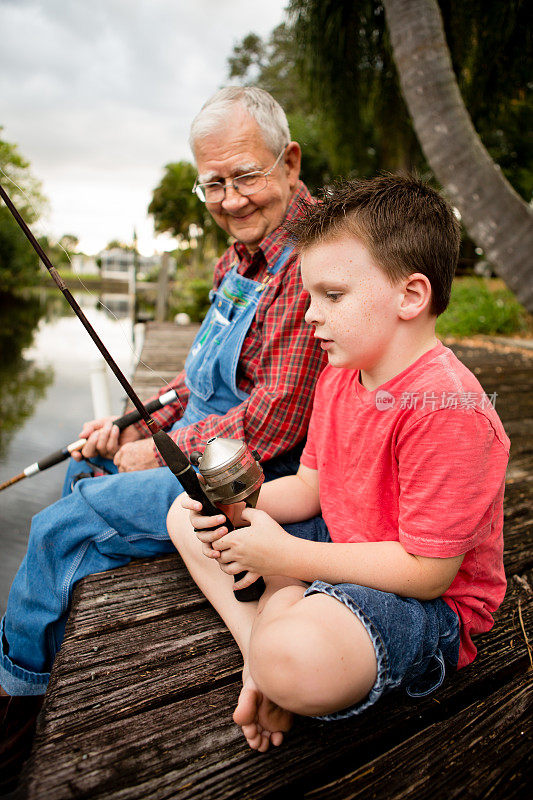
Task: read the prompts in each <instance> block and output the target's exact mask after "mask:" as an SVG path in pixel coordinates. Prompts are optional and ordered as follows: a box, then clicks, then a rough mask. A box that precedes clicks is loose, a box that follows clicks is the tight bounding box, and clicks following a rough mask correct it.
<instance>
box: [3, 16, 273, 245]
mask: <svg viewBox="0 0 533 800" xmlns="http://www.w3.org/2000/svg"><path fill="white" fill-rule="evenodd" d="M286 5H287V0H0V36H1V41H2V46H1V47H0V125H3V126H4V130H3V132H2V134H1V136H2V138H4V139H6V140H7V141H9V142H13V143H16V144H17V145H18V146H19V149H20V152H21V154H22V155H23V156H24V157H25V158H27V159H28V160H29V161H30V162H31V167H32V172H33V174H34V175H35V177H37V178H39V179H40V180H41V182H42V184H43V189H44V193H45V194H46V196H47V197H48V198H49V201H50V211H49V213H48V215H47V216H46V218H43V219H42V221H41V223H40V225H39V228H38V232H39V234H47V235H48V236H50V237H51V238H55V237H59V236H61V235H62V234H64V233H73V234H75V235H77V236H78V237H79V238H80V248H81V249H82V250H84V251H85V252H88V253H95V252H97V251H98V250H99V249H101V248H103V247H104V246H105V245H106V244H107V242H108V241H110V240H111V239H114V238H117V239H121V240H124V241H131V239H132V234H133V229H134V227H136V229H137V234H138V236H139V246H140V249H141V251H143V252H145V253H150V252H153V249H154V243H153V239H152V232H153V228H152V223H151V220H150V219H149V218H148V217H147V216H146V208H147V206H148V203H149V202H150V198H151V193H152V190H153V188H154V187H155V186H156V185H157V184H158V183H159V180H160V179H161V176H162V174H163V167H164V165H165V164H166V163H168V162H169V161H179V160H181V159H187V160H191V153H190V150H189V146H188V143H187V139H188V129H189V126H190V123H191V121H192V119H193V117H194V116H195V114H196V112H197V111H198V110H199V109H200V106H201V105H202V104H203V102H204V101H205V100H206V99H207V98H208V97H209V96H210V95H211V94H212V93H213V92H214V91H215V90H216V89H217V88H219V87H220V86H222V85H224V84H226V83H227V79H226V75H227V66H226V59H227V57H228V56H229V55H230V54H231V51H232V48H233V45H234V44H235V43H236V42H237V41H239V40H240V39H242V37H243V36H244V35H246V34H247V33H249V32H250V31H254V32H255V33H258V34H259V35H261V36H265V35H267V34H268V33H269V32H270V31H271V30H272V29H273V28H274V27H275V26H276V25H277V24H279V23H280V22H281V21H282V19H283V9H284V7H285V6H286ZM155 246H156V247H158V248H159V249H162V248H163V247H165V243H164V237H159V239H158V243H157V244H156V245H155ZM166 246H167V247H168V243H167V245H166Z"/></svg>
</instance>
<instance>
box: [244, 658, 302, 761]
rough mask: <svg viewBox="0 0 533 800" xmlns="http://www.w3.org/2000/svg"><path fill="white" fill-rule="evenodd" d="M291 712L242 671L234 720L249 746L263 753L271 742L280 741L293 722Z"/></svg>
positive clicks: (277, 745) (279, 742) (277, 744)
mask: <svg viewBox="0 0 533 800" xmlns="http://www.w3.org/2000/svg"><path fill="white" fill-rule="evenodd" d="M292 720H293V714H292V713H291V712H290V711H286V710H285V709H284V708H281V706H278V705H276V703H273V702H272V700H269V699H268V697H266V696H265V695H264V694H263V693H262V692H260V691H259V689H258V687H257V684H256V683H255V682H254V680H253V678H252V677H251V676H250V675H249V674H248V672H247V670H244V671H243V686H242V690H241V693H240V695H239V701H238V703H237V707H236V708H235V711H234V712H233V721H234V722H236V723H237V725H239V726H240V727H241V729H242V732H243V734H244V736H245V738H246V741H247V742H248V744H249V745H250V747H251V748H252V750H258V751H259V752H260V753H264V752H266V751H267V750H268V748H269V746H270V744H273V745H274V746H275V747H279V745H280V744H281V743H282V741H283V734H284V733H285V732H286V731H288V730H289V729H290V728H291V726H292Z"/></svg>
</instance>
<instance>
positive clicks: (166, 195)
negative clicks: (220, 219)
mask: <svg viewBox="0 0 533 800" xmlns="http://www.w3.org/2000/svg"><path fill="white" fill-rule="evenodd" d="M196 174H197V173H196V167H194V166H193V164H191V163H189V162H188V161H177V162H173V163H170V164H167V165H166V166H165V173H164V175H163V177H162V179H161V181H160V183H159V185H158V186H156V188H155V189H154V191H153V195H152V201H151V203H150V205H149V206H148V213H149V214H151V215H152V216H153V218H154V228H155V230H156V231H157V232H158V233H169V234H170V235H171V236H175V237H176V238H177V239H178V240H179V241H181V242H185V241H188V240H191V239H195V240H196V241H197V243H198V245H199V247H198V248H196V249H197V250H198V258H200V259H202V258H203V256H204V255H216V254H218V253H220V252H222V250H224V249H225V248H226V247H227V236H226V234H225V233H224V232H223V231H221V230H220V228H219V227H218V225H216V224H215V222H214V221H213V218H212V217H211V215H210V213H209V212H208V210H207V208H206V207H205V203H202V202H201V200H199V199H198V197H197V196H196V194H194V193H193V192H192V187H193V185H194V181H195V179H196ZM198 229H199V230H198Z"/></svg>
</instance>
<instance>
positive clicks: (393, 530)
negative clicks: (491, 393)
mask: <svg viewBox="0 0 533 800" xmlns="http://www.w3.org/2000/svg"><path fill="white" fill-rule="evenodd" d="M491 399H492V400H494V398H489V397H487V395H486V394H485V393H484V392H483V389H482V387H481V385H480V384H479V382H478V381H477V379H476V378H475V377H474V375H473V374H472V373H471V372H470V370H468V369H467V368H466V367H465V366H464V364H462V363H461V362H460V361H459V360H458V359H457V358H456V357H455V355H454V354H453V353H452V351H451V350H449V349H448V348H447V347H444V345H443V344H442V343H441V342H439V343H438V345H437V346H436V347H434V348H433V349H431V350H430V351H428V352H427V353H425V354H424V355H423V356H422V357H421V358H419V359H418V360H417V361H416V362H415V363H414V364H412V365H411V366H410V367H408V368H407V369H406V370H404V371H403V372H401V373H400V374H399V375H396V377H394V378H392V380H390V381H388V382H387V383H385V384H383V385H382V386H380V387H379V389H377V390H375V391H372V392H370V391H367V390H366V389H365V388H364V386H362V384H361V383H360V381H359V371H357V370H348V369H336V368H333V367H331V366H327V367H326V368H325V370H324V372H323V373H322V375H321V377H320V379H319V382H318V385H317V390H316V395H315V401H314V406H313V414H312V417H311V423H310V426H309V434H308V438H307V444H306V447H305V450H304V452H303V454H302V459H301V460H302V463H303V464H304V465H305V466H307V467H310V468H311V469H316V470H318V478H319V487H320V503H321V509H322V514H323V517H324V520H325V522H326V525H327V526H328V530H329V533H330V536H331V539H332V541H333V542H368V541H371V542H376V541H399V542H401V544H402V545H403V546H404V547H405V549H406V550H407V552H409V553H413V554H416V555H421V556H428V557H433V558H434V557H437V558H447V557H452V556H457V555H461V554H463V553H464V554H465V557H464V559H463V563H462V565H461V568H460V570H459V572H458V574H457V576H456V577H455V579H454V581H453V583H452V584H451V586H450V587H449V589H448V590H447V591H446V592H445V593H444V595H443V599H444V600H445V601H446V602H447V603H448V605H449V606H451V608H452V609H453V610H454V611H456V613H457V614H458V615H459V619H460V621H461V647H460V653H459V664H458V666H459V667H462V666H464V665H465V664H468V663H469V662H470V661H473V659H474V658H475V655H476V648H475V646H474V644H473V642H472V638H471V637H472V635H473V634H477V633H481V632H483V631H487V630H489V629H490V628H491V627H492V625H493V622H494V621H493V618H492V612H494V611H495V610H496V609H497V608H498V606H499V605H500V603H501V602H502V600H503V597H504V594H505V587H506V581H505V574H504V569H503V559H502V555H503V493H504V486H505V468H506V465H507V461H508V457H509V445H510V442H509V439H508V438H507V436H506V434H505V431H504V429H503V426H502V424H501V422H500V419H499V417H498V415H497V414H496V411H495V410H494V408H493V405H492V404H491Z"/></svg>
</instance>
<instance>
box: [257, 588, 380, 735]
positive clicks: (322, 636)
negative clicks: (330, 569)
mask: <svg viewBox="0 0 533 800" xmlns="http://www.w3.org/2000/svg"><path fill="white" fill-rule="evenodd" d="M304 591H305V590H304V589H301V588H299V587H296V586H290V587H287V588H285V589H281V590H280V591H279V592H277V593H276V594H275V595H274V596H273V597H272V599H271V600H270V601H269V603H268V604H267V606H266V608H265V610H264V612H263V614H261V615H259V616H258V617H257V621H256V624H255V626H254V629H253V632H252V636H251V640H250V671H251V674H252V677H253V679H254V680H255V682H256V684H257V686H258V687H259V689H260V691H262V692H263V693H264V694H266V695H267V696H268V697H269V698H270V699H271V700H272V701H273V702H275V703H276V704H277V705H279V706H281V707H282V708H284V709H288V710H290V711H293V712H294V713H297V714H302V715H305V716H323V715H327V714H331V713H333V712H336V711H339V710H341V709H344V708H347V707H348V706H351V705H353V704H355V703H358V702H360V701H361V700H362V699H363V698H365V697H366V696H367V695H368V693H369V692H370V690H371V689H372V687H373V685H374V683H375V681H376V677H377V658H376V654H375V651H374V646H373V644H372V641H371V639H370V636H369V634H368V632H367V630H366V629H365V627H364V626H363V624H362V623H361V622H360V621H359V620H358V619H357V617H356V616H354V614H353V613H352V612H351V611H350V610H349V609H348V608H347V607H346V606H345V605H344V604H343V603H340V602H338V601H337V600H336V599H335V598H333V597H330V596H328V595H325V594H313V595H311V596H307V597H304V596H303V593H304ZM245 724H246V723H245Z"/></svg>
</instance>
